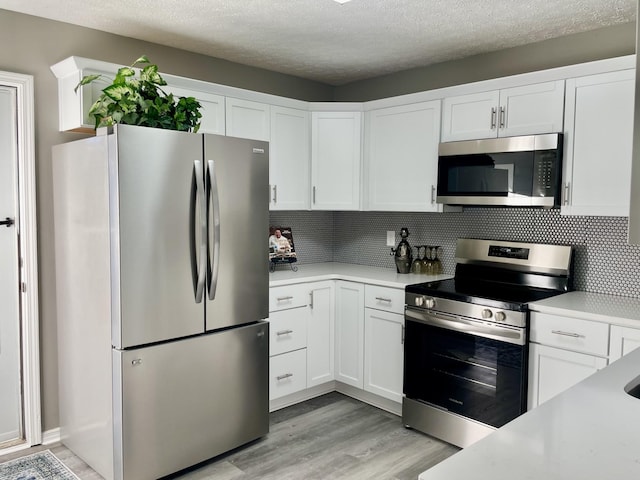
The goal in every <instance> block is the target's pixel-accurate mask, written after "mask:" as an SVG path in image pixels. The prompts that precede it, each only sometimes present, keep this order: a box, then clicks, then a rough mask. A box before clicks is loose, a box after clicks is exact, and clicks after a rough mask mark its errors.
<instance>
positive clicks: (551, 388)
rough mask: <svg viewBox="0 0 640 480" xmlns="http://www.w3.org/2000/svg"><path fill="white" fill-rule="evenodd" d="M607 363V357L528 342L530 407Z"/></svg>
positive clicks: (570, 385)
mask: <svg viewBox="0 0 640 480" xmlns="http://www.w3.org/2000/svg"><path fill="white" fill-rule="evenodd" d="M606 366H607V359H606V358H602V357H597V356H595V355H587V354H584V353H577V352H572V351H570V350H563V349H561V348H555V347H549V346H547V345H538V344H536V343H532V344H530V345H529V398H528V404H529V409H532V408H534V407H537V406H538V405H540V404H541V403H543V402H546V401H547V400H549V399H550V398H552V397H555V396H556V395H557V394H559V393H561V392H563V391H565V390H566V389H568V388H570V387H572V386H573V385H575V384H576V383H578V382H580V381H582V380H584V379H585V378H587V377H588V376H589V375H591V374H593V373H595V372H597V371H598V370H600V369H602V368H604V367H606Z"/></svg>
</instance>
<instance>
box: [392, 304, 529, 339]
mask: <svg viewBox="0 0 640 480" xmlns="http://www.w3.org/2000/svg"><path fill="white" fill-rule="evenodd" d="M404 316H405V320H409V321H411V320H415V321H417V322H420V323H423V324H425V325H429V326H432V327H438V328H444V329H446V330H452V331H456V332H462V333H467V334H469V335H476V336H479V337H484V338H490V339H492V340H498V341H500V342H506V343H512V344H514V345H525V344H526V341H527V339H526V335H525V329H524V328H518V327H508V326H503V325H488V324H486V323H485V322H481V321H478V320H473V319H468V318H463V317H458V316H452V317H451V318H448V317H444V316H442V315H440V314H438V313H435V312H432V311H423V310H416V309H414V308H411V307H406V308H405V311H404Z"/></svg>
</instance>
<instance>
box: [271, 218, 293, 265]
mask: <svg viewBox="0 0 640 480" xmlns="http://www.w3.org/2000/svg"><path fill="white" fill-rule="evenodd" d="M274 258H296V248H295V245H294V243H293V233H292V232H291V227H279V226H271V227H269V259H274Z"/></svg>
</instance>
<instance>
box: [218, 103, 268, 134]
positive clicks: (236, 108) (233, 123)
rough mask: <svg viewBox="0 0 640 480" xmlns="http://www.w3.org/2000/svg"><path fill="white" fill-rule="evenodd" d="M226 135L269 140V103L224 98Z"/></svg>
mask: <svg viewBox="0 0 640 480" xmlns="http://www.w3.org/2000/svg"><path fill="white" fill-rule="evenodd" d="M226 120H227V136H228V137H240V138H250V139H252V140H264V141H265V142H268V141H270V140H271V131H270V128H269V122H270V120H271V119H270V116H269V105H267V104H265V103H258V102H251V101H248V100H240V99H238V98H231V97H227V99H226Z"/></svg>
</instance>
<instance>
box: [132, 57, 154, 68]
mask: <svg viewBox="0 0 640 480" xmlns="http://www.w3.org/2000/svg"><path fill="white" fill-rule="evenodd" d="M139 63H151V62H149V59H148V58H147V56H146V55H142V56H141V57H139V58H138V59H137V60H136V61H135V62H133V64H132V65H131V66H132V67H133V66H134V65H137V64H139Z"/></svg>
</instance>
